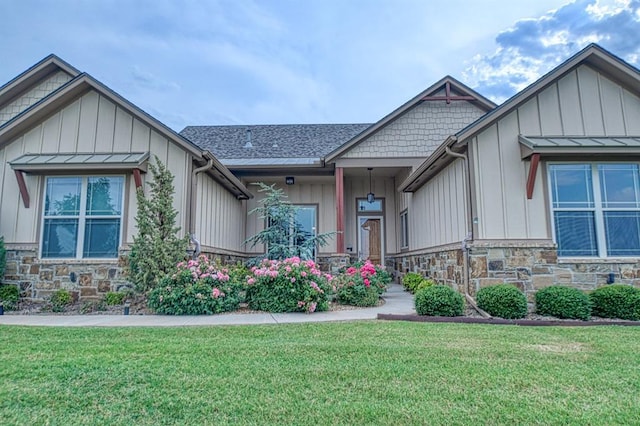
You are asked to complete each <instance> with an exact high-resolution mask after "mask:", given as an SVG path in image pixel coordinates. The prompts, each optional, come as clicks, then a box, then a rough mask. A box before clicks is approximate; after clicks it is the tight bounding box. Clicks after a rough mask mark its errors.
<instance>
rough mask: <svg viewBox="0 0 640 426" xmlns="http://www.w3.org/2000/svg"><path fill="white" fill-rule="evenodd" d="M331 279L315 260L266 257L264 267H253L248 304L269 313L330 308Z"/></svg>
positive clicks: (249, 281)
mask: <svg viewBox="0 0 640 426" xmlns="http://www.w3.org/2000/svg"><path fill="white" fill-rule="evenodd" d="M330 279H331V277H330V276H329V275H327V274H323V273H322V272H320V270H319V269H318V268H317V267H316V264H315V263H314V262H313V261H312V260H300V258H299V257H292V258H288V259H285V260H283V261H279V260H266V259H265V260H263V261H262V262H261V263H260V266H256V267H253V268H251V276H250V277H249V278H248V280H247V303H248V304H249V307H250V308H251V309H255V310H258V311H267V312H308V313H311V312H315V311H326V310H327V309H329V302H328V299H327V295H328V293H329V292H330V290H331V289H330V287H329V280H330Z"/></svg>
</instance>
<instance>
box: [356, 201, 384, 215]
mask: <svg viewBox="0 0 640 426" xmlns="http://www.w3.org/2000/svg"><path fill="white" fill-rule="evenodd" d="M358 211H361V212H381V211H382V199H376V200H375V201H374V202H372V203H370V202H369V201H367V199H366V198H365V199H362V198H358Z"/></svg>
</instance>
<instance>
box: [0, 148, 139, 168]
mask: <svg viewBox="0 0 640 426" xmlns="http://www.w3.org/2000/svg"><path fill="white" fill-rule="evenodd" d="M148 159H149V152H135V153H131V152H126V153H109V154H94V153H88V154H82V153H73V154H23V155H21V156H20V157H18V158H16V159H14V160H13V161H10V162H9V164H10V165H11V167H12V168H13V169H16V170H24V171H29V170H46V169H49V170H51V169H70V168H74V167H80V168H94V169H95V168H101V169H105V168H107V169H129V168H137V167H140V166H142V165H143V163H144V162H145V161H147V160H148Z"/></svg>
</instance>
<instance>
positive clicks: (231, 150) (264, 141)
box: [180, 123, 370, 165]
mask: <svg viewBox="0 0 640 426" xmlns="http://www.w3.org/2000/svg"><path fill="white" fill-rule="evenodd" d="M369 126H370V124H366V123H361V124H278V125H247V126H244V125H235V126H188V127H185V128H184V130H182V131H181V132H180V135H182V136H183V137H185V138H187V139H189V140H190V141H191V142H193V143H195V144H196V145H198V146H199V147H201V148H202V149H207V150H209V151H211V152H212V153H213V154H214V155H215V156H216V157H217V158H219V159H220V160H221V162H222V163H223V164H229V162H228V161H226V160H230V159H233V160H234V161H237V160H238V159H245V160H246V159H255V160H256V161H245V162H243V163H242V164H245V165H253V164H262V163H260V162H259V161H263V160H264V159H273V161H279V160H281V159H285V158H288V159H291V158H295V159H298V160H299V161H296V162H295V164H307V163H305V162H308V161H309V159H313V160H314V161H317V160H319V159H321V158H323V157H325V156H326V155H327V154H328V153H330V152H331V151H333V150H335V149H336V148H338V147H339V146H341V145H342V144H344V143H345V142H347V141H348V140H350V139H351V138H353V137H354V136H356V135H358V134H359V133H361V132H362V131H363V130H364V129H366V128H368V127H369ZM258 160H259V161H258ZM234 164H239V163H237V162H236V163H234ZM265 164H278V163H272V162H267V163H265ZM288 164H291V163H288Z"/></svg>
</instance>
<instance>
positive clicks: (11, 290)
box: [0, 284, 20, 311]
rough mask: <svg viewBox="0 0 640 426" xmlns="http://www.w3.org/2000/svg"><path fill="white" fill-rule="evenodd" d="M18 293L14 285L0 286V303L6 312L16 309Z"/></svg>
mask: <svg viewBox="0 0 640 426" xmlns="http://www.w3.org/2000/svg"><path fill="white" fill-rule="evenodd" d="M19 298H20V291H19V290H18V287H16V286H15V285H10V284H5V285H0V302H2V306H4V309H6V310H7V311H13V310H15V309H17V308H18V299H19Z"/></svg>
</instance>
